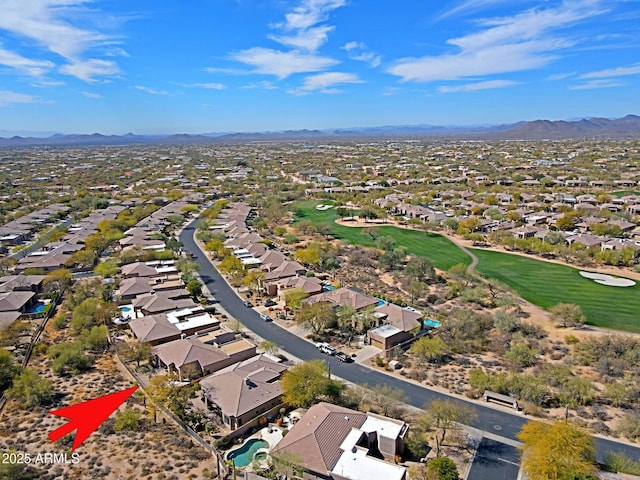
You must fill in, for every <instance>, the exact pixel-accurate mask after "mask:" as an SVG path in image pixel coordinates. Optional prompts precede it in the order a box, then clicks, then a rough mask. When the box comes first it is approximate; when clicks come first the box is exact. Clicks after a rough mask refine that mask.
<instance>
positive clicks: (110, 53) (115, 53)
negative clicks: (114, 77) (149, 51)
mask: <svg viewBox="0 0 640 480" xmlns="http://www.w3.org/2000/svg"><path fill="white" fill-rule="evenodd" d="M104 54H105V55H106V56H107V57H126V58H130V57H131V55H129V52H127V51H126V50H125V49H124V48H120V47H109V48H107V50H106V52H105V53H104Z"/></svg>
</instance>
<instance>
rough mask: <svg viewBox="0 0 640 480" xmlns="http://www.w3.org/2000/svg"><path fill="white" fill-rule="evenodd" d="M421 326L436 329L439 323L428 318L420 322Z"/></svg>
mask: <svg viewBox="0 0 640 480" xmlns="http://www.w3.org/2000/svg"><path fill="white" fill-rule="evenodd" d="M422 324H423V325H424V326H425V327H430V328H438V327H439V326H440V322H439V321H437V320H432V319H430V318H427V319H426V320H423V321H422Z"/></svg>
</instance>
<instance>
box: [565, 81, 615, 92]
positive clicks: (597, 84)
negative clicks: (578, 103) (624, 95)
mask: <svg viewBox="0 0 640 480" xmlns="http://www.w3.org/2000/svg"><path fill="white" fill-rule="evenodd" d="M623 85H624V84H623V83H622V82H618V81H616V80H610V79H602V80H591V81H589V82H587V83H583V84H581V85H574V86H572V87H569V88H570V89H571V90H593V89H595V88H613V87H622V86H623Z"/></svg>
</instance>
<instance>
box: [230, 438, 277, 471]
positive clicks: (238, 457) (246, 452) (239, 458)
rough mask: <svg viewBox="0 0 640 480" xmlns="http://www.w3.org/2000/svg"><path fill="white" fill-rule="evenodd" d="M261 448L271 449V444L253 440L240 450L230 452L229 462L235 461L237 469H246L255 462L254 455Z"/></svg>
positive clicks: (243, 445)
mask: <svg viewBox="0 0 640 480" xmlns="http://www.w3.org/2000/svg"><path fill="white" fill-rule="evenodd" d="M261 448H269V442H267V441H266V440H259V439H257V438H252V439H251V440H248V441H247V442H245V443H243V444H242V446H240V447H239V448H236V449H235V450H232V451H230V452H229V453H228V454H227V460H233V464H234V465H235V466H236V467H246V466H247V465H249V464H250V463H251V462H252V461H253V457H254V455H255V454H256V452H257V451H258V450H259V449H261Z"/></svg>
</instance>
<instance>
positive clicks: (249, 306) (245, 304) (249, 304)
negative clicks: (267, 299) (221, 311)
mask: <svg viewBox="0 0 640 480" xmlns="http://www.w3.org/2000/svg"><path fill="white" fill-rule="evenodd" d="M242 303H243V304H244V306H245V307H248V308H251V307H253V303H251V302H250V301H249V300H245V301H244V302H242Z"/></svg>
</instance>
